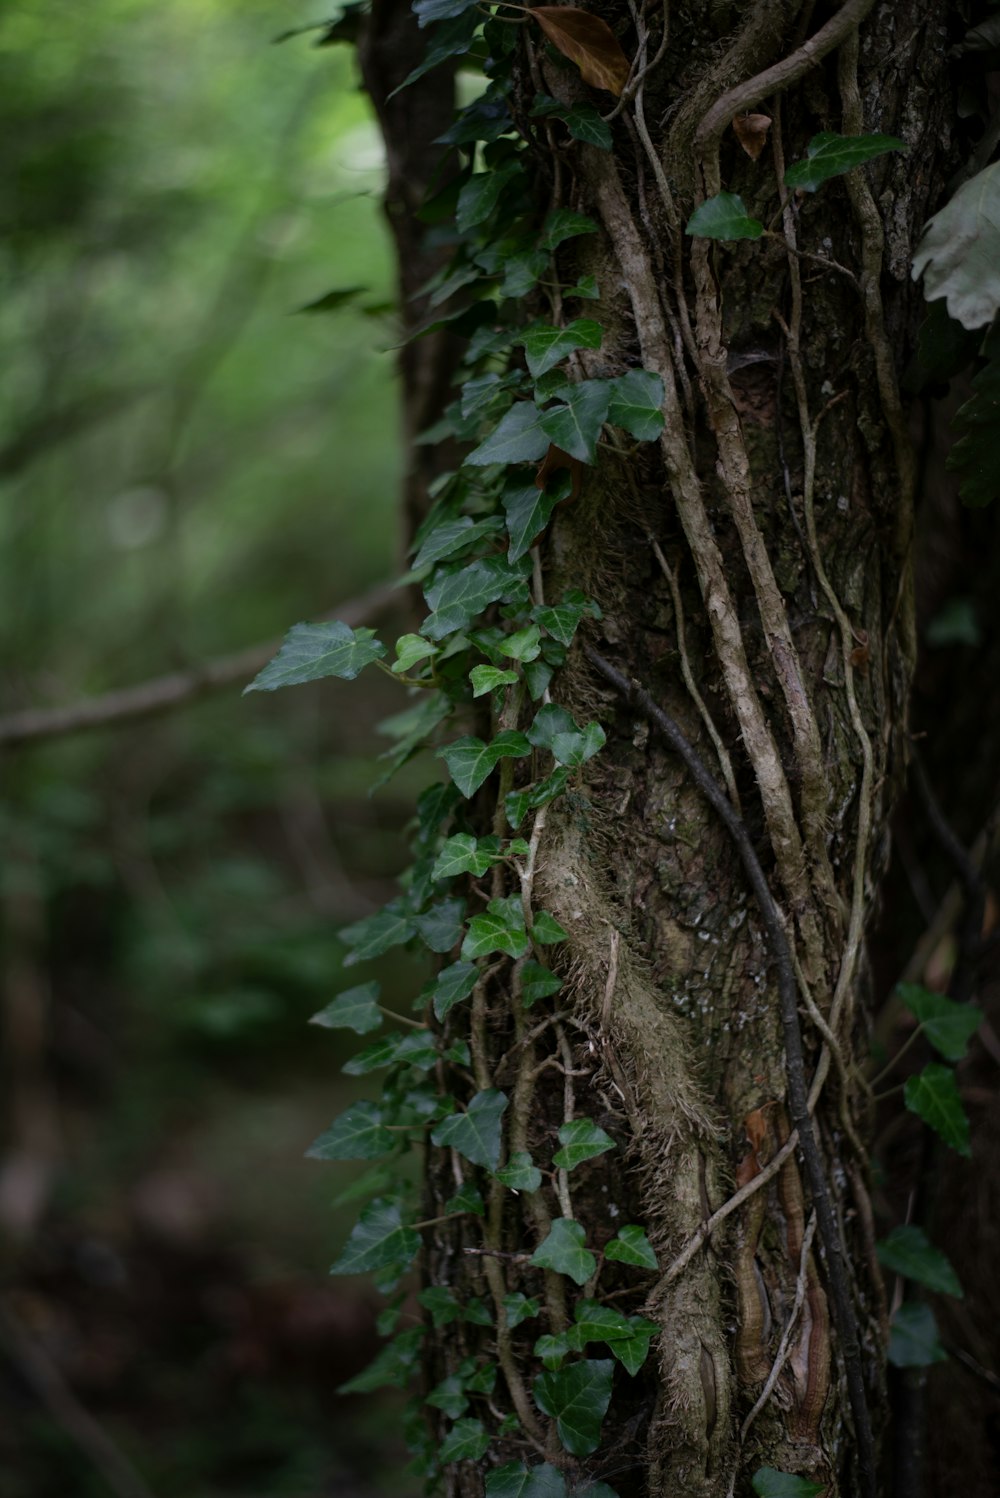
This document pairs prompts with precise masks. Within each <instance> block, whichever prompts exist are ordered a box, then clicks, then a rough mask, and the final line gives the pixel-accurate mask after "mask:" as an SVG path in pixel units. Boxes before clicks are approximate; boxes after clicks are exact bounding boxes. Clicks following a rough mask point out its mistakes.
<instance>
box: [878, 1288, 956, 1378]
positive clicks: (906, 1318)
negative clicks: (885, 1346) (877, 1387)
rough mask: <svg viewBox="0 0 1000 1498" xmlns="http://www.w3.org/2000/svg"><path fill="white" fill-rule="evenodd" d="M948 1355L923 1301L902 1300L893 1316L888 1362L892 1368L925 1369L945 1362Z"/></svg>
mask: <svg viewBox="0 0 1000 1498" xmlns="http://www.w3.org/2000/svg"><path fill="white" fill-rule="evenodd" d="M947 1357H948V1354H947V1352H945V1350H944V1348H943V1347H942V1346H941V1338H940V1337H939V1336H938V1329H937V1322H936V1321H935V1320H934V1312H933V1311H932V1310H931V1308H930V1306H928V1305H925V1304H924V1302H923V1301H915V1300H911V1301H905V1302H904V1303H903V1305H901V1306H900V1307H899V1309H898V1310H897V1311H896V1314H895V1316H893V1318H892V1329H891V1331H890V1334H889V1362H890V1363H891V1364H892V1366H893V1367H894V1368H926V1367H929V1365H930V1364H931V1363H943V1362H945V1361H946V1360H947Z"/></svg>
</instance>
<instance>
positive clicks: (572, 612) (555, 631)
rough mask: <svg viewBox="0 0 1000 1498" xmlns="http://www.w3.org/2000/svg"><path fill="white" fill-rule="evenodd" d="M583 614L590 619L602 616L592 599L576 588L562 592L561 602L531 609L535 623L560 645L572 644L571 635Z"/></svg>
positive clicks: (574, 632)
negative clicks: (587, 615)
mask: <svg viewBox="0 0 1000 1498" xmlns="http://www.w3.org/2000/svg"><path fill="white" fill-rule="evenodd" d="M584 614H589V615H590V617H591V618H592V619H600V618H601V617H602V615H601V611H600V609H599V608H598V606H597V604H596V603H595V602H594V600H593V599H592V598H585V597H584V596H583V594H582V593H581V592H579V590H578V589H576V588H572V589H571V590H570V591H569V592H568V593H566V594H564V596H563V601H562V603H558V604H556V605H555V606H554V607H553V606H551V605H544V604H543V605H540V606H538V607H537V608H534V609H532V611H531V617H532V619H533V620H534V621H535V623H536V624H540V625H541V626H542V628H543V629H547V630H548V632H549V634H550V635H553V636H554V637H555V639H557V640H558V641H559V642H560V644H562V645H572V643H573V636H574V635H575V634H576V631H577V627H578V625H579V623H580V620H581V619H582V618H583V616H584Z"/></svg>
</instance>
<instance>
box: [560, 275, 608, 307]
mask: <svg viewBox="0 0 1000 1498" xmlns="http://www.w3.org/2000/svg"><path fill="white" fill-rule="evenodd" d="M600 295H601V291H600V287H599V286H598V284H597V278H596V277H595V276H581V277H580V279H579V281H578V282H577V283H576V285H575V286H567V288H566V290H565V291H564V292H563V296H564V297H572V296H575V297H580V298H581V299H582V300H583V301H585V302H596V301H598V300H599V299H600Z"/></svg>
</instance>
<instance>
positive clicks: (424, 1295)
mask: <svg viewBox="0 0 1000 1498" xmlns="http://www.w3.org/2000/svg"><path fill="white" fill-rule="evenodd" d="M417 1300H418V1301H419V1302H420V1304H421V1305H422V1306H423V1308H424V1310H425V1311H429V1312H430V1317H431V1322H432V1323H433V1325H434V1326H436V1327H441V1326H448V1325H449V1324H450V1323H451V1322H452V1321H459V1320H461V1316H462V1307H461V1305H460V1303H459V1301H458V1299H457V1297H456V1295H455V1292H454V1290H452V1289H450V1288H449V1286H447V1285H428V1287H427V1289H426V1290H421V1292H420V1294H419V1295H418V1296H417Z"/></svg>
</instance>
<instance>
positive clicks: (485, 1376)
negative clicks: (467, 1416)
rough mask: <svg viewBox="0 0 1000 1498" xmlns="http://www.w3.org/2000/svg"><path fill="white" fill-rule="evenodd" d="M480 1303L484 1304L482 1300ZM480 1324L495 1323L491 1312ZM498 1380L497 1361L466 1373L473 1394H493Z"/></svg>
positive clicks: (468, 1385) (466, 1382) (466, 1385)
mask: <svg viewBox="0 0 1000 1498" xmlns="http://www.w3.org/2000/svg"><path fill="white" fill-rule="evenodd" d="M479 1304H480V1305H482V1301H480V1302H479ZM480 1325H482V1326H492V1325H493V1317H492V1316H491V1315H490V1314H489V1312H487V1314H486V1320H485V1321H483V1322H481V1323H480ZM496 1381H497V1365H496V1363H482V1364H480V1366H479V1368H478V1369H477V1370H475V1371H474V1372H472V1373H470V1374H467V1375H466V1381H465V1387H466V1388H467V1389H468V1390H470V1392H471V1393H473V1394H492V1393H493V1390H494V1388H495V1387H496Z"/></svg>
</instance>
